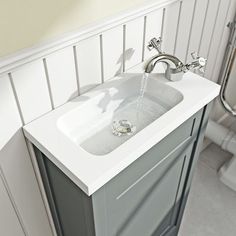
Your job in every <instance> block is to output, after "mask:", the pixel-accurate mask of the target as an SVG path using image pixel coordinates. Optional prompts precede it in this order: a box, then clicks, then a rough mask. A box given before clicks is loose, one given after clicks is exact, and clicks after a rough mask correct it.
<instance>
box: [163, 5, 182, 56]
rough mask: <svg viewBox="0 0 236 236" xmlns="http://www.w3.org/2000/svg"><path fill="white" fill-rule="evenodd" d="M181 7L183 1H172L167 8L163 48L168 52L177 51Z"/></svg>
mask: <svg viewBox="0 0 236 236" xmlns="http://www.w3.org/2000/svg"><path fill="white" fill-rule="evenodd" d="M181 8H182V2H181V1H178V2H175V3H172V4H170V5H168V6H167V7H166V8H165V14H164V26H163V36H162V40H163V43H162V49H163V51H164V52H166V53H170V54H173V53H174V52H175V43H176V38H177V33H178V27H179V18H180V13H181Z"/></svg>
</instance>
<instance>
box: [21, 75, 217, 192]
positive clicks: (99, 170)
mask: <svg viewBox="0 0 236 236" xmlns="http://www.w3.org/2000/svg"><path fill="white" fill-rule="evenodd" d="M117 79H119V78H117ZM157 79H159V78H157ZM160 79H161V80H164V79H163V78H160ZM165 83H166V84H168V85H170V86H171V87H173V88H175V89H177V90H178V91H180V92H181V93H182V95H183V97H184V98H183V101H181V102H180V103H179V104H178V105H176V106H175V107H174V108H172V109H171V110H169V111H168V112H166V113H165V114H164V115H162V116H161V117H160V118H158V119H157V120H156V121H154V122H153V123H151V124H150V125H148V126H147V127H146V128H144V129H143V130H141V131H140V132H138V133H137V134H136V135H134V136H133V137H132V138H130V139H129V140H128V141H126V142H125V143H123V144H122V145H121V146H120V147H119V148H117V149H115V150H114V151H112V152H110V153H108V154H106V155H103V156H96V155H93V154H90V153H88V152H86V151H85V150H84V149H82V148H81V147H79V146H77V145H75V144H74V143H73V142H71V141H70V139H68V137H66V136H65V135H64V134H63V133H62V132H61V131H60V130H59V129H58V127H57V120H58V118H59V117H61V116H62V115H63V114H65V113H66V112H68V111H70V110H71V109H74V108H75V107H76V106H78V105H79V104H80V105H81V104H83V103H84V102H85V101H84V99H83V96H81V97H78V98H76V99H74V100H73V101H71V102H68V103H66V104H65V105H63V106H61V107H59V108H57V109H56V110H54V111H52V112H50V113H48V114H46V115H44V116H43V117H40V118H38V119H37V120H35V121H33V122H31V123H29V124H27V125H26V126H25V127H24V133H25V136H26V137H27V138H28V139H29V140H30V141H31V142H32V143H33V144H34V145H35V146H36V147H38V148H39V149H40V150H41V151H42V152H43V153H44V154H45V155H46V156H47V157H48V158H49V159H50V160H51V161H52V162H53V163H54V164H55V165H56V166H58V167H59V168H60V169H61V170H62V171H63V172H64V173H65V174H66V175H67V176H68V177H69V178H70V179H71V180H72V181H73V182H74V183H75V184H76V185H78V186H79V187H80V188H81V189H82V190H83V191H84V192H85V193H86V194H87V195H91V194H93V193H94V192H95V191H96V190H98V189H99V188H100V187H102V186H103V185H104V184H106V183H107V182H108V181H109V180H111V179H112V178H113V177H114V176H116V175H117V174H118V173H120V172H121V171H122V170H124V169H125V168H126V167H127V166H129V165H130V164H131V163H132V162H134V161H135V160H136V159H137V158H139V157H140V156H141V155H142V154H144V153H145V152H146V151H147V150H149V149H150V148H151V147H152V146H154V145H155V144H156V143H158V142H159V141H160V140H162V139H163V138H164V137H165V136H167V135H168V134H169V133H170V132H172V131H173V130H174V129H176V128H177V127H178V126H179V125H181V124H182V123H183V122H184V121H186V120H187V119H188V118H190V117H191V116H192V115H193V114H195V113H196V112H197V111H199V110H200V109H201V108H202V107H204V106H205V105H206V104H208V103H209V102H210V101H212V100H213V99H214V98H215V97H216V96H217V95H218V94H219V90H220V86H219V85H217V84H215V83H213V82H211V81H209V80H207V79H205V78H202V77H200V76H198V75H196V74H193V73H191V72H187V73H186V74H184V76H183V79H182V80H181V81H178V82H171V81H165ZM102 86H103V87H105V86H106V83H105V84H103V85H102ZM99 87H100V86H99ZM85 95H86V98H87V99H88V98H92V97H93V96H95V95H96V89H95V91H91V92H89V93H87V94H85Z"/></svg>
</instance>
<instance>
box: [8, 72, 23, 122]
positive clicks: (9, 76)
mask: <svg viewBox="0 0 236 236" xmlns="http://www.w3.org/2000/svg"><path fill="white" fill-rule="evenodd" d="M8 78H9V80H10V84H11V88H12V91H13V94H14V97H15V101H16V106H17V109H18V112H19V115H20V119H21V123H22V125H25V120H24V116H23V112H22V109H21V106H20V102H19V98H18V96H17V93H16V87H15V84H14V82H13V78H12V74H11V73H8Z"/></svg>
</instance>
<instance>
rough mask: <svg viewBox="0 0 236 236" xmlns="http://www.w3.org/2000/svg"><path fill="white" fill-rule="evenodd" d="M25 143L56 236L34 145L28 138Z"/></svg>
mask: <svg viewBox="0 0 236 236" xmlns="http://www.w3.org/2000/svg"><path fill="white" fill-rule="evenodd" d="M25 141H26V146H27V149H28V152H29V156H30V162H31V165H32V168H33V170H34V175H35V179H36V181H37V183H38V187H39V192H40V195H41V197H42V202H43V205H44V207H45V211H46V215H47V217H48V221H49V225H50V228H51V231H52V234H53V235H54V236H56V235H57V233H56V229H55V225H54V221H53V218H52V215H51V211H50V207H49V203H48V200H47V196H46V192H45V190H44V185H43V181H42V178H41V175H40V171H39V167H38V164H37V161H36V156H35V152H34V148H33V145H32V143H31V142H30V141H29V140H28V139H27V138H26V140H25Z"/></svg>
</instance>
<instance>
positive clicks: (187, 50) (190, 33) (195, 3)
mask: <svg viewBox="0 0 236 236" xmlns="http://www.w3.org/2000/svg"><path fill="white" fill-rule="evenodd" d="M197 1H198V0H195V1H194V6H193V15H192V19H191V25H190V30H189V35H188V44H187V49H186V54H185V59H184V63H186V62H187V57H188V54H189V45H190V40H191V36H192V31H193V21H194V18H195V12H196V6H197Z"/></svg>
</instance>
